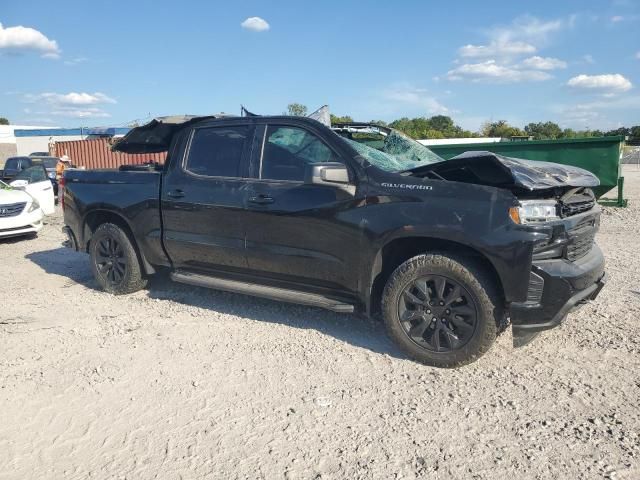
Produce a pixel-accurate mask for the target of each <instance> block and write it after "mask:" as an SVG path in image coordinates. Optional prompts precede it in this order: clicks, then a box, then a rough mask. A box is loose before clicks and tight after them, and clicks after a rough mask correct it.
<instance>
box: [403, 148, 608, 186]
mask: <svg viewBox="0 0 640 480" xmlns="http://www.w3.org/2000/svg"><path fill="white" fill-rule="evenodd" d="M410 172H411V174H412V175H415V176H419V177H422V176H427V175H429V174H436V175H437V176H439V177H442V178H444V179H445V180H450V181H457V182H464V183H474V184H479V185H488V186H495V187H501V188H518V189H523V190H528V191H533V190H546V189H551V188H558V187H596V186H598V185H600V180H598V177H596V176H595V175H594V174H592V173H591V172H589V171H588V170H584V169H582V168H578V167H573V166H570V165H560V164H558V163H551V162H539V161H534V160H523V159H520V158H511V157H504V156H502V155H498V154H496V153H492V152H465V153H463V154H461V155H458V156H456V157H453V158H451V159H450V160H446V161H444V162H438V163H433V164H431V165H425V166H421V167H418V168H414V169H412V170H411V171H410Z"/></svg>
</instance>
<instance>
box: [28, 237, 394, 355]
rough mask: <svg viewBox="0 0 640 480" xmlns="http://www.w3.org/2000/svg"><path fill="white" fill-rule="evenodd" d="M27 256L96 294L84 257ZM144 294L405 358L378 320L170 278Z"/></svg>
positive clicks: (67, 252) (61, 252) (60, 253)
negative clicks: (200, 285) (186, 283)
mask: <svg viewBox="0 0 640 480" xmlns="http://www.w3.org/2000/svg"><path fill="white" fill-rule="evenodd" d="M26 258H27V259H28V260H30V261H32V262H33V263H35V264H36V265H38V266H39V267H40V268H42V269H43V270H44V271H45V272H47V273H49V274H53V275H60V276H63V277H67V278H68V279H69V280H70V282H69V286H70V285H73V284H79V285H82V286H84V287H85V288H90V289H93V290H99V287H98V284H97V282H96V281H95V280H94V278H93V275H92V273H91V269H90V266H89V257H88V256H87V255H86V254H83V253H78V252H74V251H73V250H71V249H68V248H56V249H53V250H46V251H41V252H34V253H30V254H28V255H26ZM145 294H146V295H147V296H148V297H149V298H150V299H153V300H158V301H169V302H176V303H179V304H182V305H185V306H189V307H198V308H202V309H206V310H211V311H212V312H218V313H221V314H226V315H234V316H237V317H242V318H246V319H249V320H255V321H259V322H269V323H278V324H281V325H286V326H289V327H293V328H299V329H304V330H309V329H313V330H316V331H318V332H320V333H322V334H323V335H327V336H331V337H334V338H336V339H337V340H339V341H343V342H346V343H349V344H351V345H354V346H356V347H359V348H364V349H367V350H370V351H372V352H375V353H378V354H383V355H389V356H391V357H395V358H400V359H405V358H407V357H406V355H404V354H403V353H402V351H401V350H400V349H399V348H397V347H396V346H395V345H394V344H393V343H392V342H391V340H390V339H389V338H388V337H387V335H386V332H385V328H384V325H383V324H382V322H380V321H375V320H370V319H365V318H361V317H358V316H356V315H349V314H338V313H333V312H329V311H326V310H322V309H319V308H313V307H305V306H300V305H293V304H288V303H282V302H276V301H272V300H267V299H262V298H256V297H250V296H247V295H241V294H236V293H229V292H221V291H217V290H209V289H206V288H201V287H193V286H188V285H183V284H179V283H175V282H173V281H171V280H169V279H168V278H167V276H166V275H162V274H159V275H157V276H155V277H154V278H152V279H151V281H150V282H149V285H148V287H147V289H146V290H145ZM113 301H114V302H115V301H118V297H113Z"/></svg>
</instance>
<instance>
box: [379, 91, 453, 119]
mask: <svg viewBox="0 0 640 480" xmlns="http://www.w3.org/2000/svg"><path fill="white" fill-rule="evenodd" d="M382 96H383V98H384V99H385V100H388V101H390V102H393V103H403V104H406V105H410V106H413V107H418V108H419V109H421V110H424V111H426V112H427V113H429V114H432V115H437V114H447V113H451V111H450V110H449V109H448V108H447V107H445V106H444V105H442V104H441V103H440V102H439V101H438V100H436V98H435V97H433V96H432V95H430V94H429V92H428V91H427V90H425V89H423V88H416V87H414V86H412V85H408V84H401V85H397V86H395V87H392V88H389V89H387V90H385V91H384V92H383V94H382Z"/></svg>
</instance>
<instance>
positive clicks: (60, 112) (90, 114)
mask: <svg viewBox="0 0 640 480" xmlns="http://www.w3.org/2000/svg"><path fill="white" fill-rule="evenodd" d="M49 113H50V114H51V115H55V116H57V117H68V118H109V117H110V116H111V114H109V113H107V112H105V111H104V110H102V109H101V108H96V107H87V108H75V107H61V108H58V109H55V110H52V111H51V112H49Z"/></svg>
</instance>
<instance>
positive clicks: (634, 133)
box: [629, 125, 640, 140]
mask: <svg viewBox="0 0 640 480" xmlns="http://www.w3.org/2000/svg"><path fill="white" fill-rule="evenodd" d="M629 130H630V132H629V136H630V137H631V138H633V139H635V140H640V125H635V126H633V127H631V128H630V129H629Z"/></svg>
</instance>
